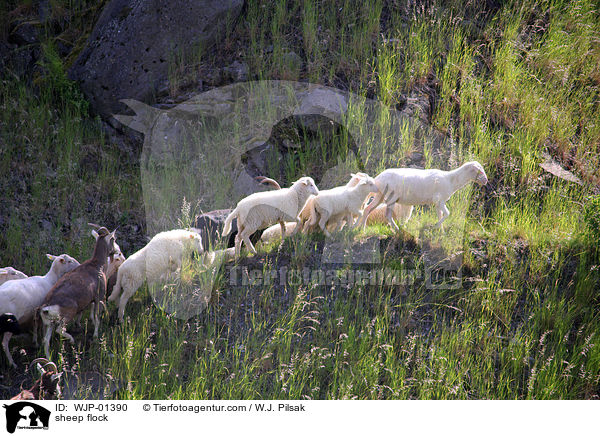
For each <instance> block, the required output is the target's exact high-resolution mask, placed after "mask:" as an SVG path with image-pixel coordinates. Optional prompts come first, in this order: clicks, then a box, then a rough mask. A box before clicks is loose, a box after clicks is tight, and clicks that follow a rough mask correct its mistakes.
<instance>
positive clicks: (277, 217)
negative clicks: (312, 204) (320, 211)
mask: <svg viewBox="0 0 600 436" xmlns="http://www.w3.org/2000/svg"><path fill="white" fill-rule="evenodd" d="M318 193H319V190H318V188H317V186H316V185H315V182H314V180H313V179H312V178H310V177H302V178H300V179H298V180H297V181H296V182H294V184H293V185H292V186H291V187H290V188H284V189H280V190H277V191H268V192H256V193H254V194H251V195H249V196H248V197H246V198H243V199H242V200H240V201H239V203H238V204H237V206H236V208H235V209H234V210H233V211H232V212H231V214H229V216H228V217H227V219H226V220H225V228H224V229H223V236H227V235H228V234H229V233H230V232H231V222H232V221H233V219H234V218H237V220H238V221H237V224H238V231H239V232H238V234H237V236H236V240H235V253H236V256H239V255H240V252H241V248H242V241H244V243H245V244H246V247H247V248H248V249H249V250H250V251H251V252H253V253H256V249H255V248H254V245H252V242H251V241H250V238H249V236H250V235H251V234H252V233H254V232H255V231H257V230H259V229H264V228H266V227H268V226H270V225H271V224H274V223H276V222H278V223H279V225H280V226H281V234H282V235H285V221H295V222H296V229H295V230H294V233H295V232H297V231H298V226H299V225H300V219H299V217H298V215H299V214H300V211H301V210H302V208H303V207H304V204H305V203H306V200H307V199H308V197H309V196H310V195H311V194H312V195H317V194H318Z"/></svg>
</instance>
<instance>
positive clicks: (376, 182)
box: [0, 161, 488, 393]
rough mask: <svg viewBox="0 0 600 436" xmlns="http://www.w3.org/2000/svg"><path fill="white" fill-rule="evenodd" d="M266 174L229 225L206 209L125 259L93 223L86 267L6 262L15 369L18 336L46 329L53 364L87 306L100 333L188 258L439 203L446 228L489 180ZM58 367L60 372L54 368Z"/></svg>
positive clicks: (398, 171)
mask: <svg viewBox="0 0 600 436" xmlns="http://www.w3.org/2000/svg"><path fill="white" fill-rule="evenodd" d="M266 180H267V183H266V184H268V185H270V186H271V187H272V188H274V189H272V190H268V191H261V192H256V193H254V194H251V195H249V196H247V197H245V198H243V199H242V200H240V201H239V202H238V203H237V205H236V206H235V208H234V209H233V210H227V211H225V212H224V213H221V215H222V216H223V217H224V218H225V217H226V218H225V219H224V221H222V220H215V218H214V217H213V216H211V215H210V214H211V213H210V212H208V213H207V214H204V215H205V216H206V217H207V219H208V221H210V222H211V227H210V228H208V230H207V228H204V229H199V228H188V229H174V230H168V231H164V232H161V233H158V234H157V235H155V236H154V237H153V238H152V239H151V240H150V241H149V242H148V243H147V245H146V246H145V247H143V248H142V249H140V250H138V251H137V252H135V253H132V254H131V255H130V256H129V257H128V258H126V257H125V256H124V255H123V253H122V252H121V250H120V248H119V246H118V244H117V243H116V231H112V232H111V231H110V230H108V229H107V228H106V227H103V226H99V225H96V224H90V225H91V226H92V227H93V230H92V235H93V236H94V237H95V239H96V242H95V246H94V249H93V251H92V253H91V255H90V258H89V259H88V260H86V261H85V262H82V263H81V264H80V263H79V262H78V261H77V260H75V259H74V258H72V257H70V256H69V255H67V254H62V255H59V256H55V255H47V257H48V259H49V260H50V261H51V262H52V263H51V266H50V269H49V270H48V272H47V273H46V274H45V275H44V276H32V277H28V276H27V275H26V274H24V273H22V272H20V271H18V270H15V269H14V268H12V267H5V268H1V269H0V330H1V332H0V333H1V334H2V345H3V349H4V354H5V356H6V361H7V363H8V365H10V366H12V367H15V368H16V367H17V365H16V364H15V362H14V361H13V358H12V355H11V352H10V348H9V341H10V339H11V337H12V336H13V335H18V334H22V333H31V334H32V336H33V340H34V342H35V344H36V345H38V341H37V337H38V332H39V331H40V330H41V329H42V327H43V329H44V351H45V359H46V360H43V362H49V359H50V350H49V343H50V340H51V336H52V334H53V332H56V333H58V334H59V335H61V336H62V337H64V338H66V339H68V340H69V341H70V342H71V343H74V338H73V336H72V335H70V334H69V333H67V327H68V325H69V324H70V323H71V322H80V318H81V317H82V315H83V314H84V313H87V311H88V310H89V316H90V319H91V320H92V322H93V324H94V337H96V336H97V335H98V330H99V324H100V316H101V312H102V309H103V308H106V309H107V310H111V307H112V306H111V305H110V303H115V305H116V307H117V313H118V319H119V321H120V322H124V320H125V318H124V315H125V309H126V306H127V302H128V300H129V299H130V298H131V297H132V295H133V294H134V293H135V292H136V291H137V290H138V289H139V288H140V287H141V286H142V285H143V284H144V283H148V285H151V284H159V283H163V282H165V281H166V280H168V279H169V278H171V277H173V276H176V275H178V274H179V273H180V271H181V268H182V265H183V262H184V259H186V258H189V259H191V260H192V261H197V262H208V263H211V262H213V261H214V259H223V260H224V261H228V260H231V259H235V258H237V257H239V256H241V255H242V244H244V245H245V247H246V248H247V249H248V251H249V252H251V253H256V248H255V247H254V244H253V241H256V242H254V243H263V244H264V243H268V242H270V241H274V240H277V239H282V240H283V238H285V237H288V236H292V235H294V234H296V233H298V232H302V233H310V232H323V233H324V234H325V236H326V237H328V238H329V237H332V233H335V232H339V231H341V230H342V229H343V228H344V226H346V227H347V228H350V229H353V228H364V227H365V226H367V225H372V224H377V223H378V224H385V223H387V224H389V226H390V227H391V228H392V229H393V230H394V231H398V230H399V226H398V224H397V222H398V223H400V225H403V224H405V223H406V222H407V221H408V220H409V219H410V218H411V215H412V211H413V206H417V205H432V206H433V207H434V208H435V210H436V212H437V216H438V221H437V223H436V225H435V226H436V227H438V228H441V227H442V224H443V222H444V221H445V220H446V218H447V217H448V216H449V214H450V211H449V210H448V207H447V206H446V203H447V202H448V200H449V199H450V197H451V196H452V195H453V194H454V193H455V192H456V191H458V190H459V189H461V188H463V187H464V186H466V185H467V184H468V183H469V182H472V181H473V182H475V183H477V184H479V185H485V184H486V183H487V181H488V179H487V175H486V173H485V170H484V168H483V166H482V165H481V164H480V163H478V162H475V161H472V162H467V163H465V164H463V165H462V166H460V167H459V168H456V169H454V170H451V171H443V170H439V169H413V168H390V169H386V170H384V171H383V172H381V173H380V174H379V175H377V176H376V177H374V178H373V177H370V176H369V175H367V174H365V173H357V174H352V175H351V178H350V180H349V181H348V183H347V184H346V185H344V186H340V187H336V188H333V189H326V190H319V189H318V188H317V186H316V184H315V182H314V180H313V179H312V178H310V177H302V178H300V179H299V180H297V181H296V182H294V183H293V184H292V185H291V186H290V187H289V188H281V187H280V186H279V184H278V183H277V182H275V181H273V180H272V179H266ZM217 212H223V211H217ZM219 216H220V215H219ZM208 221H207V222H208ZM198 222H202V219H200V220H198V219H197V220H196V223H198ZM209 233H210V236H209V235H208V234H209ZM251 237H252V238H251ZM203 238H204V239H205V240H203ZM207 239H210V241H208V240H207ZM107 297H108V298H107ZM33 357H34V358H35V357H36V356H33ZM35 362H38V360H36V361H35ZM52 365H53V364H52ZM52 365H50V366H52ZM4 366H6V364H4ZM51 373H52V374H55V373H58V369H57V368H56V366H55V365H54V367H53V372H51ZM51 373H50V372H48V374H51ZM48 377H50V375H49V376H48ZM53 380H54V379H53ZM35 389H39V387H38V388H35ZM35 389H34V390H33V391H35ZM27 392H29V391H27ZM34 393H35V392H34Z"/></svg>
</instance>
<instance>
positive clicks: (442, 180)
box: [358, 161, 488, 231]
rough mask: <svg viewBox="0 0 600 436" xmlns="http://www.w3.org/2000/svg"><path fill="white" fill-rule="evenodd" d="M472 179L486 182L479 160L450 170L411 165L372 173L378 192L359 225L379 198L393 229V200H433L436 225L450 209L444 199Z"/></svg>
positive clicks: (377, 202) (483, 183)
mask: <svg viewBox="0 0 600 436" xmlns="http://www.w3.org/2000/svg"><path fill="white" fill-rule="evenodd" d="M471 181H475V182H476V183H478V184H479V185H485V184H487V182H488V179H487V175H486V174H485V170H484V169H483V166H481V164H480V163H479V162H475V161H473V162H467V163H465V164H463V165H462V166H461V167H460V168H457V169H455V170H452V171H443V170H438V169H428V170H420V169H414V168H390V169H387V170H385V171H383V172H382V173H381V174H379V175H378V176H377V177H375V184H376V185H377V188H378V189H379V192H378V193H377V194H376V195H375V198H374V199H373V201H372V202H371V204H369V205H368V206H367V207H366V208H365V211H364V213H363V216H362V218H361V221H360V222H359V224H358V225H359V226H363V227H364V226H365V225H366V221H367V217H368V216H369V214H370V213H371V212H372V211H373V210H374V209H375V208H376V207H377V206H379V204H380V203H381V202H382V201H383V202H384V203H385V204H386V205H387V206H388V208H387V210H386V218H387V220H388V222H389V224H390V226H392V228H393V229H394V230H396V231H398V230H399V228H398V226H397V225H396V223H395V222H394V220H393V218H392V212H393V210H392V208H391V207H390V206H393V205H394V204H396V203H399V204H403V205H410V206H413V205H421V204H433V205H435V206H436V209H437V215H438V222H437V223H436V224H435V227H437V228H440V227H441V226H442V223H443V222H444V220H445V219H446V218H448V215H450V212H449V211H448V208H447V207H446V202H447V201H448V200H449V199H450V197H451V196H452V194H454V193H455V192H456V191H458V190H459V189H461V188H463V187H464V186H465V185H466V184H467V183H469V182H471Z"/></svg>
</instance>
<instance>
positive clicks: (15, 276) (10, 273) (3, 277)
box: [0, 266, 27, 285]
mask: <svg viewBox="0 0 600 436" xmlns="http://www.w3.org/2000/svg"><path fill="white" fill-rule="evenodd" d="M26 278H27V274H24V273H22V272H21V271H19V270H16V269H14V268H13V267H12V266H7V267H6V268H0V285H2V284H3V283H6V282H8V281H9V280H20V279H26Z"/></svg>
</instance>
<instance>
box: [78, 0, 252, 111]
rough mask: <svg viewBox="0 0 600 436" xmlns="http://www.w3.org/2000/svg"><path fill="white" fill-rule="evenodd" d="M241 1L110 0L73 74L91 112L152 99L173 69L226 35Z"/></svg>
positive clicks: (118, 109)
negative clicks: (127, 100)
mask: <svg viewBox="0 0 600 436" xmlns="http://www.w3.org/2000/svg"><path fill="white" fill-rule="evenodd" d="M242 5H243V0H192V1H190V0H171V1H168V2H164V1H160V0H112V1H111V2H110V3H108V5H107V6H106V7H105V8H104V10H103V11H102V14H101V15H100V18H99V19H98V22H97V23H96V26H95V28H94V30H93V31H92V34H91V35H90V38H89V40H88V42H87V46H86V47H85V49H84V50H83V51H82V53H81V54H80V56H79V58H78V59H77V60H76V61H75V63H74V65H73V66H72V68H71V69H70V71H69V77H70V78H71V79H73V80H76V81H78V82H79V83H80V85H81V89H82V90H83V92H84V93H85V95H86V96H87V98H88V99H89V101H90V104H91V107H92V109H93V110H94V111H95V112H96V113H98V114H100V115H101V116H103V117H109V116H110V115H111V114H113V113H115V112H119V111H121V110H122V109H123V106H121V104H120V103H119V99H123V98H134V99H137V100H141V101H148V100H149V98H150V97H151V96H152V95H153V94H154V93H155V90H156V87H157V86H159V84H160V83H161V82H164V81H165V80H166V79H167V76H168V72H169V66H170V65H171V66H172V64H173V63H174V62H175V59H177V58H178V57H179V56H181V55H190V54H191V53H193V50H198V49H199V47H201V46H204V47H206V46H208V45H210V44H213V43H215V42H217V41H218V40H219V38H220V37H222V36H224V31H223V29H225V28H226V23H231V22H232V21H233V20H234V19H235V18H237V16H238V15H239V13H240V11H241V9H242Z"/></svg>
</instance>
